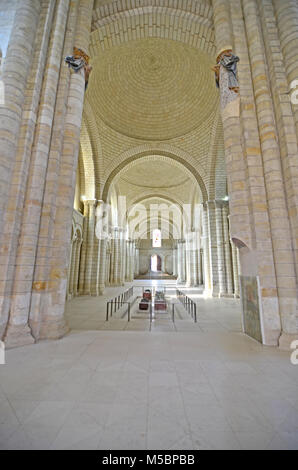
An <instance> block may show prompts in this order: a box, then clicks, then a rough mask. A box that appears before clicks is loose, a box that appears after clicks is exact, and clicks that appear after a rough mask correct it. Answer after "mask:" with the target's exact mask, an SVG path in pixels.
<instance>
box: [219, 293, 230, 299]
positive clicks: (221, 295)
mask: <svg viewBox="0 0 298 470" xmlns="http://www.w3.org/2000/svg"><path fill="white" fill-rule="evenodd" d="M218 297H220V298H221V297H224V298H226V299H234V294H219V295H218Z"/></svg>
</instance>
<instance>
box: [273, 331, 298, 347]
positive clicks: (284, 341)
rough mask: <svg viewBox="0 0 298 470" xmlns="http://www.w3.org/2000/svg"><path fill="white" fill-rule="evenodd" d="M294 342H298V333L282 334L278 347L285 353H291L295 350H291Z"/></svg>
mask: <svg viewBox="0 0 298 470" xmlns="http://www.w3.org/2000/svg"><path fill="white" fill-rule="evenodd" d="M293 341H298V333H296V334H295V333H294V334H289V333H282V334H281V336H280V338H279V341H278V347H279V349H281V350H283V351H291V350H292V349H293V348H291V344H292V342H293Z"/></svg>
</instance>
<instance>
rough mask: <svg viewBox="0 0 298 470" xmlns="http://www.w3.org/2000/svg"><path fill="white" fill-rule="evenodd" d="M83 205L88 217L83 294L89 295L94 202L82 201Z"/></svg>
mask: <svg viewBox="0 0 298 470" xmlns="http://www.w3.org/2000/svg"><path fill="white" fill-rule="evenodd" d="M84 205H86V206H87V207H88V215H87V225H88V229H87V239H86V259H85V280H84V294H85V295H91V278H92V268H93V249H94V235H95V234H94V231H95V210H96V200H95V199H91V200H88V201H84ZM96 259H97V257H96Z"/></svg>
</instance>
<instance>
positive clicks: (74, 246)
mask: <svg viewBox="0 0 298 470" xmlns="http://www.w3.org/2000/svg"><path fill="white" fill-rule="evenodd" d="M77 245H78V240H77V234H76V233H74V236H73V239H72V247H71V260H70V273H69V274H70V275H69V297H70V298H72V297H73V295H74V289H73V285H74V277H75V266H76V252H77Z"/></svg>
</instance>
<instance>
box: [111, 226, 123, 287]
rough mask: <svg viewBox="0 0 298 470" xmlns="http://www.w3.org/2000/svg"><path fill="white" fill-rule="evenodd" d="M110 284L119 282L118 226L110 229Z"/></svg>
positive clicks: (115, 284) (116, 284)
mask: <svg viewBox="0 0 298 470" xmlns="http://www.w3.org/2000/svg"><path fill="white" fill-rule="evenodd" d="M111 262H112V269H111V273H112V284H113V285H114V286H119V285H120V284H121V281H120V275H121V266H120V262H121V260H120V231H119V228H118V227H114V228H113V229H112V258H111Z"/></svg>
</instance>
